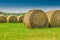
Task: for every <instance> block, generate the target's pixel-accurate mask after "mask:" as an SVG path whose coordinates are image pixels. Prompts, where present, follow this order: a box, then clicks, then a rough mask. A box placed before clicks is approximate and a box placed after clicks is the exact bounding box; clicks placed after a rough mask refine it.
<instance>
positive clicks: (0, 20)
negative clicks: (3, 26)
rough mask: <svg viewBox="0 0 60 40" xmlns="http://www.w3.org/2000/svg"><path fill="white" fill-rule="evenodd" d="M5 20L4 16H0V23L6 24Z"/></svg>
mask: <svg viewBox="0 0 60 40" xmlns="http://www.w3.org/2000/svg"><path fill="white" fill-rule="evenodd" d="M6 22H7V18H6V17H5V16H4V15H0V23H6Z"/></svg>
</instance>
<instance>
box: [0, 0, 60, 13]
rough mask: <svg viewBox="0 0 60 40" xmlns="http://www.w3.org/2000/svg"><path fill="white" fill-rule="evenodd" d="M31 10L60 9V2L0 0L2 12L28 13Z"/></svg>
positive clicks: (47, 0)
mask: <svg viewBox="0 0 60 40" xmlns="http://www.w3.org/2000/svg"><path fill="white" fill-rule="evenodd" d="M30 9H42V10H44V11H48V10H56V9H60V0H0V11H3V12H18V13H19V12H27V11H28V10H30Z"/></svg>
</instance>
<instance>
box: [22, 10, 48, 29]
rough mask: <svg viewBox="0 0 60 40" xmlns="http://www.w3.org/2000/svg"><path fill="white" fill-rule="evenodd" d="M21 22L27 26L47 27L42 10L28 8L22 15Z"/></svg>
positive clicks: (45, 16) (46, 19)
mask: <svg viewBox="0 0 60 40" xmlns="http://www.w3.org/2000/svg"><path fill="white" fill-rule="evenodd" d="M23 22H24V24H25V26H26V27H27V28H43V27H48V23H49V22H48V18H47V15H46V13H45V12H43V11H42V10H30V11H28V12H27V13H26V14H25V15H24V19H23Z"/></svg>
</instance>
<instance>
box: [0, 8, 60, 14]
mask: <svg viewBox="0 0 60 40" xmlns="http://www.w3.org/2000/svg"><path fill="white" fill-rule="evenodd" d="M31 9H39V10H40V9H41V10H43V11H46V12H47V11H49V10H60V7H29V8H17V7H16V8H0V11H2V12H8V13H24V12H27V11H28V10H31Z"/></svg>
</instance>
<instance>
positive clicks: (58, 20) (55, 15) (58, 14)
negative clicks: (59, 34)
mask: <svg viewBox="0 0 60 40" xmlns="http://www.w3.org/2000/svg"><path fill="white" fill-rule="evenodd" d="M50 13H51V14H52V15H51V16H50V19H49V20H50V24H51V26H52V27H60V10H54V11H53V12H50Z"/></svg>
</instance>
